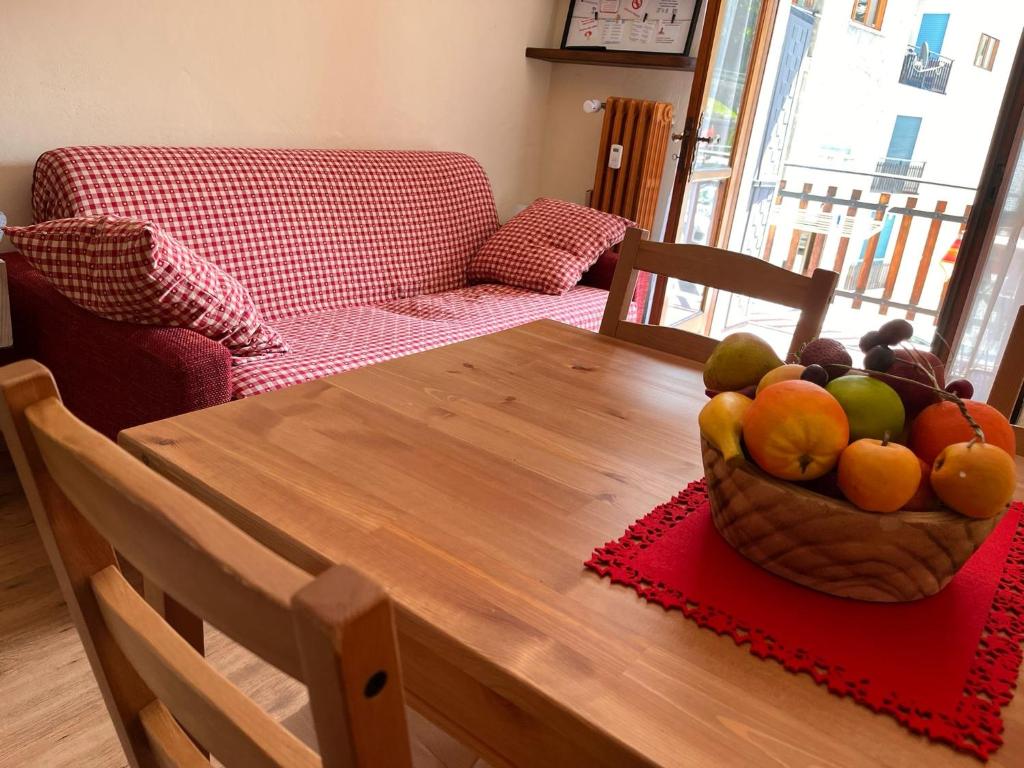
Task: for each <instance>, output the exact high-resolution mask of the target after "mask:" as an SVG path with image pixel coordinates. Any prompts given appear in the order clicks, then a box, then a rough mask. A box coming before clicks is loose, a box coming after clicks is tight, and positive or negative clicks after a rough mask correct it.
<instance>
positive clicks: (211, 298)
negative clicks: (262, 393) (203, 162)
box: [5, 216, 287, 356]
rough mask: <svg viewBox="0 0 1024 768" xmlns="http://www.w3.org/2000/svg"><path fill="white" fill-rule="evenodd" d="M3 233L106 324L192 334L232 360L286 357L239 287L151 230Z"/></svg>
mask: <svg viewBox="0 0 1024 768" xmlns="http://www.w3.org/2000/svg"><path fill="white" fill-rule="evenodd" d="M5 232H6V233H7V234H8V235H10V238H11V242H12V243H13V244H14V245H15V247H17V248H18V250H20V251H21V253H22V254H23V255H24V256H25V258H26V259H28V261H29V262H30V263H31V264H32V265H33V266H34V267H35V268H36V269H38V270H39V271H40V272H41V273H42V274H43V275H44V276H45V277H46V278H47V279H48V280H49V281H50V283H52V284H53V286H54V287H55V288H56V289H57V290H58V291H60V292H61V293H62V294H64V295H65V296H66V297H67V298H69V299H70V300H71V301H73V302H74V303H75V304H77V305H78V306H80V307H82V308H83V309H87V310H89V311H90V312H93V313H95V314H97V315H99V316H100V317H106V318H108V319H110V320H121V321H125V322H130V323H141V324H143V325H161V326H178V327H182V328H191V329H192V330H194V331H197V332H199V333H201V334H203V335H204V336H207V337H209V338H211V339H214V340H215V341H219V342H221V343H222V344H224V346H226V347H227V348H228V349H230V350H231V353H232V354H233V355H240V356H250V355H267V354H269V353H272V352H285V351H287V347H286V346H285V344H284V342H283V341H282V340H281V337H280V336H278V334H277V332H276V331H274V329H272V328H270V327H269V326H267V325H264V323H263V321H262V319H261V318H260V314H259V312H258V311H257V309H256V306H255V304H253V301H252V297H251V296H249V292H248V291H246V290H245V288H244V287H242V285H241V284H240V283H239V282H238V281H237V280H235V279H234V278H233V277H231V276H230V275H228V274H226V273H225V272H224V270H222V269H219V268H218V267H216V266H214V265H213V264H210V263H209V262H207V261H205V260H204V259H202V258H200V257H199V256H196V254H194V253H193V252H192V251H191V250H189V249H188V248H187V247H185V246H184V245H182V244H181V243H179V242H178V241H177V240H175V239H174V238H173V237H171V236H170V235H168V234H167V233H165V232H163V231H162V230H160V229H159V228H158V227H155V226H153V225H152V224H149V223H147V222H142V221H136V220H134V219H125V218H117V217H113V216H91V217H87V218H80V219H55V220H53V221H47V222H43V223H42V224H35V225H33V226H31V227H7V228H6V229H5Z"/></svg>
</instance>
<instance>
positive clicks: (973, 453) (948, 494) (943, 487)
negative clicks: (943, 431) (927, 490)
mask: <svg viewBox="0 0 1024 768" xmlns="http://www.w3.org/2000/svg"><path fill="white" fill-rule="evenodd" d="M931 480H932V488H934V489H935V493H936V494H937V495H938V497H939V498H940V499H942V501H943V502H944V503H945V504H946V506H948V507H950V508H952V509H955V510H956V511H957V512H959V513H960V514H962V515H967V516H968V517H983V518H984V517H995V516H996V515H998V514H999V513H1000V512H1002V511H1003V510H1004V509H1006V505H1007V504H1009V503H1010V499H1012V498H1013V492H1014V490H1016V488H1017V465H1016V463H1015V462H1014V460H1013V458H1012V457H1011V456H1010V455H1009V454H1007V453H1006V451H1004V450H1003V449H1002V448H998V447H996V446H994V445H992V444H991V443H982V442H979V441H969V442H965V443H955V444H953V445H949V446H946V448H945V449H944V450H943V451H942V453H940V454H939V456H938V458H937V459H935V465H934V466H933V467H932V478H931Z"/></svg>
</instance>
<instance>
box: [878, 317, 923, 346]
mask: <svg viewBox="0 0 1024 768" xmlns="http://www.w3.org/2000/svg"><path fill="white" fill-rule="evenodd" d="M913 335H914V326H912V325H911V324H910V323H909V322H907V321H906V320H904V319H903V318H899V319H897V320H890V321H889V322H888V323H885V324H884V325H883V326H882V327H881V328H879V329H878V336H879V339H880V340H881V343H882V344H888V345H889V346H895V345H896V344H902V343H903V342H904V341H908V340H909V339H910V337H911V336H913Z"/></svg>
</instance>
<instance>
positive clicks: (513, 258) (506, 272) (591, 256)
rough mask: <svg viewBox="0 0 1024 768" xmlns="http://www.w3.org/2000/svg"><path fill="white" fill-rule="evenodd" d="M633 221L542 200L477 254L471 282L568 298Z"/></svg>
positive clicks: (517, 218)
mask: <svg viewBox="0 0 1024 768" xmlns="http://www.w3.org/2000/svg"><path fill="white" fill-rule="evenodd" d="M630 224H632V222H630V221H628V220H626V219H623V218H622V217H620V216H615V215H613V214H610V213H603V212H601V211H596V210H594V209H593V208H587V207H585V206H582V205H576V204H575V203H568V202H565V201H564V200H552V199H551V198H546V197H542V198H539V199H537V200H535V201H534V202H533V204H532V205H530V207H529V208H527V209H526V210H524V211H521V212H520V213H518V214H516V215H515V216H514V217H513V218H512V219H510V220H509V221H508V223H506V224H505V226H503V227H502V228H501V229H499V230H498V231H497V232H496V233H495V234H494V236H493V237H491V239H490V240H488V241H487V243H486V244H485V245H484V247H483V248H481V249H480V250H479V251H477V253H476V254H474V256H473V258H472V259H471V260H470V262H469V270H468V272H467V278H468V279H469V282H470V283H504V284H505V285H514V286H517V287H519V288H526V289H528V290H531V291H540V292H541V293H550V294H556V295H557V294H562V293H565V292H566V291H568V290H569V289H570V288H572V287H573V286H574V285H576V284H577V283H578V282H579V281H580V277H582V276H583V273H584V272H586V271H587V269H588V268H589V267H590V265H592V264H593V263H594V262H595V261H597V259H598V257H599V256H600V255H601V254H602V253H604V252H605V251H606V250H607V249H608V248H610V247H611V246H613V245H615V243H618V242H619V241H620V240H622V238H623V236H624V235H625V233H626V227H628V226H629V225H630Z"/></svg>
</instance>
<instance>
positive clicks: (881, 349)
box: [864, 344, 896, 371]
mask: <svg viewBox="0 0 1024 768" xmlns="http://www.w3.org/2000/svg"><path fill="white" fill-rule="evenodd" d="M895 361H896V353H895V352H893V351H892V349H890V348H889V347H887V346H885V345H884V344H879V345H878V346H877V347H872V348H871V349H870V350H868V353H867V354H866V355H864V367H865V368H867V369H868V370H869V371H888V370H889V369H890V368H892V364H893V363H894V362H895Z"/></svg>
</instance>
